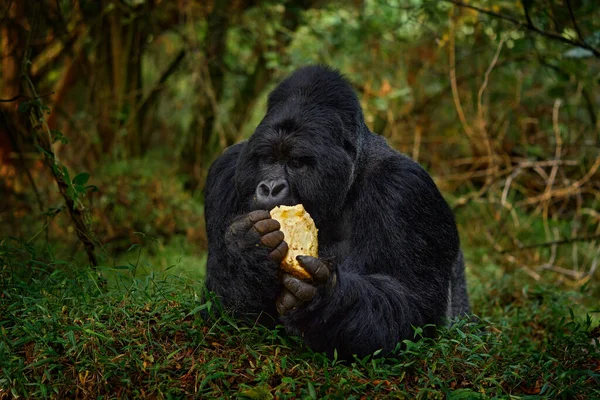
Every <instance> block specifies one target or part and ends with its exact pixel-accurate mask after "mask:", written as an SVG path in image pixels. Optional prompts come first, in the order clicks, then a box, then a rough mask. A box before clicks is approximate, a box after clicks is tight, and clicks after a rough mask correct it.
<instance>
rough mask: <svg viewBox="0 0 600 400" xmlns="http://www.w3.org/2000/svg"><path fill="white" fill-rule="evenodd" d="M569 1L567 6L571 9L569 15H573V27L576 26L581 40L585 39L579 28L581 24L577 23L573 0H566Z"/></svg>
mask: <svg viewBox="0 0 600 400" xmlns="http://www.w3.org/2000/svg"><path fill="white" fill-rule="evenodd" d="M565 3H567V8H568V9H569V16H570V17H571V21H572V22H573V27H574V28H575V32H577V37H578V38H579V40H581V41H583V35H582V34H581V31H580V30H579V25H578V24H577V20H576V19H575V13H573V7H572V6H571V0H565Z"/></svg>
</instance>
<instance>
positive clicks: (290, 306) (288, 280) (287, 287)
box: [275, 256, 336, 315]
mask: <svg viewBox="0 0 600 400" xmlns="http://www.w3.org/2000/svg"><path fill="white" fill-rule="evenodd" d="M296 259H297V260H298V261H299V262H300V264H301V265H302V267H303V268H304V269H305V270H306V272H308V273H309V274H310V276H311V278H312V279H311V282H306V281H302V280H300V279H298V278H296V277H294V276H292V275H290V274H288V273H283V274H282V275H281V283H283V286H284V287H283V291H282V292H281V294H280V295H279V298H278V299H277V301H276V303H275V305H276V307H277V312H278V313H279V315H284V314H286V313H288V312H290V311H292V310H295V309H296V308H298V307H301V306H303V305H304V304H306V303H308V302H310V301H311V300H312V299H313V298H314V297H315V295H316V294H317V291H318V290H319V289H321V288H328V289H331V288H333V287H334V286H335V282H336V276H335V273H334V272H333V271H331V270H330V269H329V267H328V266H327V265H325V263H324V262H323V261H321V260H319V259H318V258H315V257H310V256H298V257H296Z"/></svg>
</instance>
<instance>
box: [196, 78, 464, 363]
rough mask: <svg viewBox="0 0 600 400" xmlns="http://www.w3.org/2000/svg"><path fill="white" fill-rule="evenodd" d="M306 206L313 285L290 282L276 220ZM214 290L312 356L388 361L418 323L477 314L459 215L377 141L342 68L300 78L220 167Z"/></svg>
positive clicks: (283, 89) (213, 186)
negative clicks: (298, 339)
mask: <svg viewBox="0 0 600 400" xmlns="http://www.w3.org/2000/svg"><path fill="white" fill-rule="evenodd" d="M299 203H301V204H303V205H304V207H305V209H306V210H307V211H308V212H309V213H310V215H311V216H312V217H313V219H314V220H315V223H316V225H317V228H318V229H319V238H318V240H319V258H314V257H308V256H306V257H299V258H298V261H299V262H300V263H301V264H302V266H303V267H304V268H305V269H306V270H307V271H308V272H309V274H310V275H311V279H309V280H300V279H297V278H295V277H293V276H291V275H288V274H285V273H282V271H281V270H280V269H279V263H280V261H281V259H282V258H283V256H284V255H285V253H286V252H287V243H286V242H285V238H284V236H283V233H282V232H281V231H280V230H279V228H280V226H279V223H278V222H277V221H276V220H273V219H271V217H270V215H269V212H268V211H269V210H270V209H272V208H273V207H275V206H277V205H282V204H285V205H294V204H299ZM205 204H206V205H205V216H206V227H207V234H208V244H209V252H208V264H207V277H206V285H207V287H208V289H209V290H211V291H213V292H215V293H216V295H217V296H218V297H220V299H221V301H222V304H223V306H224V307H225V308H226V309H228V310H230V311H231V312H233V313H234V314H236V315H239V316H244V317H250V318H256V317H257V316H259V315H260V316H261V317H262V321H268V320H271V321H272V322H274V323H282V324H283V325H284V326H285V328H286V330H287V331H288V332H290V333H291V334H297V335H301V336H302V337H303V339H304V340H305V342H306V343H307V344H308V345H309V346H310V347H311V348H312V349H314V350H316V351H325V352H327V353H328V354H332V353H333V351H334V349H337V352H338V354H339V355H340V356H341V357H344V358H350V357H351V356H352V355H353V354H357V355H359V356H364V355H366V354H370V353H372V352H374V351H376V350H378V349H383V352H384V353H385V352H388V351H390V350H392V349H394V348H395V347H396V344H397V343H398V342H399V341H401V340H403V339H412V338H413V335H414V334H413V328H412V327H413V326H423V325H426V324H440V323H444V322H445V321H446V320H447V319H448V318H452V317H454V316H457V315H461V314H465V313H468V312H469V301H468V297H467V286H466V282H465V276H464V263H463V258H462V253H461V251H460V244H459V237H458V231H457V229H456V224H455V221H454V216H453V214H452V211H451V210H450V208H449V207H448V204H447V203H446V201H445V200H444V198H443V197H442V195H441V194H440V192H439V190H438V189H437V187H436V185H435V183H434V182H433V180H432V179H431V177H430V176H429V174H428V173H427V172H426V171H425V170H424V169H423V168H421V167H420V166H419V165H418V164H417V163H416V162H414V161H412V160H411V159H410V158H408V157H406V156H404V155H402V154H400V153H399V152H397V151H395V150H393V149H391V148H390V147H389V146H388V145H387V143H386V142H385V140H384V139H383V138H382V137H379V136H377V135H375V134H373V133H372V132H370V131H369V129H368V128H367V126H366V125H365V122H364V119H363V113H362V110H361V107H360V103H359V101H358V99H357V97H356V94H355V92H354V91H353V89H352V87H351V86H350V84H349V83H348V82H347V81H346V80H345V79H344V78H343V77H342V76H341V75H340V74H339V73H338V72H337V71H335V70H332V69H330V68H327V67H322V66H310V67H305V68H301V69H299V70H297V71H296V72H295V73H293V74H292V75H291V76H289V77H288V78H287V79H285V80H284V81H283V82H282V83H281V84H280V85H279V86H278V87H277V88H275V90H273V92H272V93H271V94H270V95H269V101H268V107H267V112H266V115H265V117H264V119H263V120H262V121H261V123H260V124H259V125H258V127H257V128H256V131H255V132H254V134H253V135H252V136H251V137H250V138H249V139H248V140H247V141H245V142H242V143H239V144H236V145H234V146H232V147H230V148H229V149H227V150H226V151H225V153H224V154H223V155H222V156H221V157H219V158H218V159H217V160H216V161H215V162H214V163H213V165H212V166H211V168H210V170H209V173H208V178H207V182H206V187H205Z"/></svg>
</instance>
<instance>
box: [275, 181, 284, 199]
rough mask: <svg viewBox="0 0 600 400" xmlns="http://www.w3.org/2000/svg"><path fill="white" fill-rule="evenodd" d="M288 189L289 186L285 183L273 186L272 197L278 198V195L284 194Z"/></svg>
mask: <svg viewBox="0 0 600 400" xmlns="http://www.w3.org/2000/svg"><path fill="white" fill-rule="evenodd" d="M285 189H287V184H286V183H285V182H278V183H276V184H275V186H273V189H272V190H271V196H273V197H277V195H278V194H280V193H282V192H284V191H285Z"/></svg>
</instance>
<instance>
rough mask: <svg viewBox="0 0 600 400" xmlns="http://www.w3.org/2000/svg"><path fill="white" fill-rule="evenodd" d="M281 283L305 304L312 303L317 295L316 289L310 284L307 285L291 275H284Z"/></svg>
mask: <svg viewBox="0 0 600 400" xmlns="http://www.w3.org/2000/svg"><path fill="white" fill-rule="evenodd" d="M281 282H282V283H283V286H285V288H286V289H287V290H289V291H290V292H292V294H293V295H294V296H296V297H297V298H299V299H300V300H302V301H304V302H306V301H311V300H312V299H313V297H315V294H316V293H317V288H316V287H314V286H313V285H311V284H310V283H306V282H303V281H301V280H300V279H297V278H294V277H293V276H292V275H290V274H284V275H283V277H282V279H281Z"/></svg>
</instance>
